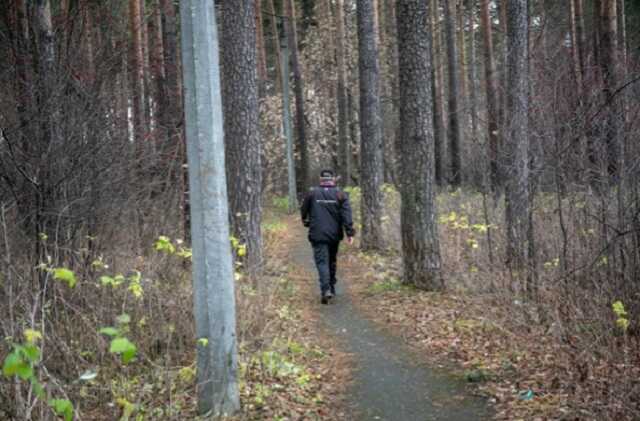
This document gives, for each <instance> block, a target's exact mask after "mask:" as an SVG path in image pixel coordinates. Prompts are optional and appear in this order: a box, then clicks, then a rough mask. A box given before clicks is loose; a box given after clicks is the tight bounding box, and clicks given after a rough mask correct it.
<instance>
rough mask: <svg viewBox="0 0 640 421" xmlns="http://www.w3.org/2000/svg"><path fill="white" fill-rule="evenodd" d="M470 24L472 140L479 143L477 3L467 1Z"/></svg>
mask: <svg viewBox="0 0 640 421" xmlns="http://www.w3.org/2000/svg"><path fill="white" fill-rule="evenodd" d="M467 12H468V19H467V20H468V22H469V65H468V69H469V98H468V100H469V113H470V114H471V139H472V140H473V143H476V142H477V141H478V94H477V79H478V76H477V49H476V1H475V0H467Z"/></svg>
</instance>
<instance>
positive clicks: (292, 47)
mask: <svg viewBox="0 0 640 421" xmlns="http://www.w3.org/2000/svg"><path fill="white" fill-rule="evenodd" d="M285 12H286V13H285V16H286V17H287V20H286V22H287V25H286V27H287V39H288V44H289V51H290V54H291V71H292V72H293V91H294V94H295V102H296V118H295V121H296V124H295V130H296V147H297V150H298V155H299V161H298V168H297V169H296V176H297V183H298V189H297V190H298V194H302V193H303V192H305V191H307V190H308V189H309V187H310V184H309V152H308V146H307V135H306V127H305V119H306V118H305V113H304V82H303V80H302V72H301V70H300V61H299V60H298V34H297V29H296V11H295V6H294V3H293V0H285Z"/></svg>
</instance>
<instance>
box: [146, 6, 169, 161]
mask: <svg viewBox="0 0 640 421" xmlns="http://www.w3.org/2000/svg"><path fill="white" fill-rule="evenodd" d="M161 12H162V11H161V9H160V0H153V1H152V2H151V16H150V17H149V30H148V32H149V40H150V43H149V69H150V74H149V76H150V78H151V82H152V83H151V85H152V86H153V90H152V91H151V93H150V94H151V95H150V96H151V98H152V103H153V119H154V124H153V125H154V126H155V135H154V140H155V142H156V143H158V145H159V149H160V150H161V151H162V150H164V148H165V146H166V143H167V136H166V129H167V128H166V127H164V123H165V117H164V114H165V113H166V112H167V110H166V107H167V106H166V103H165V96H164V84H165V70H164V45H163V42H162V14H161Z"/></svg>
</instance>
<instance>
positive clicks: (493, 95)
mask: <svg viewBox="0 0 640 421" xmlns="http://www.w3.org/2000/svg"><path fill="white" fill-rule="evenodd" d="M480 26H481V28H482V38H483V40H484V42H483V44H484V72H485V89H486V94H487V139H488V140H489V142H488V143H487V145H488V151H487V152H488V157H489V176H490V182H491V189H492V190H493V191H497V190H498V188H499V184H500V178H499V176H498V104H497V88H496V76H495V69H496V65H495V60H494V55H493V38H492V35H491V16H490V14H489V0H480Z"/></svg>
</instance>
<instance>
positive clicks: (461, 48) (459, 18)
mask: <svg viewBox="0 0 640 421" xmlns="http://www.w3.org/2000/svg"><path fill="white" fill-rule="evenodd" d="M455 1H456V9H455V10H456V37H457V41H458V45H457V47H458V54H459V55H460V59H459V63H460V109H461V114H462V115H466V114H467V111H466V106H467V104H466V102H467V98H468V92H469V91H468V89H467V50H466V43H465V31H464V0H455ZM462 115H461V120H462V127H463V129H462V130H463V132H465V129H464V128H465V127H466V126H467V124H466V118H463V117H462Z"/></svg>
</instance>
